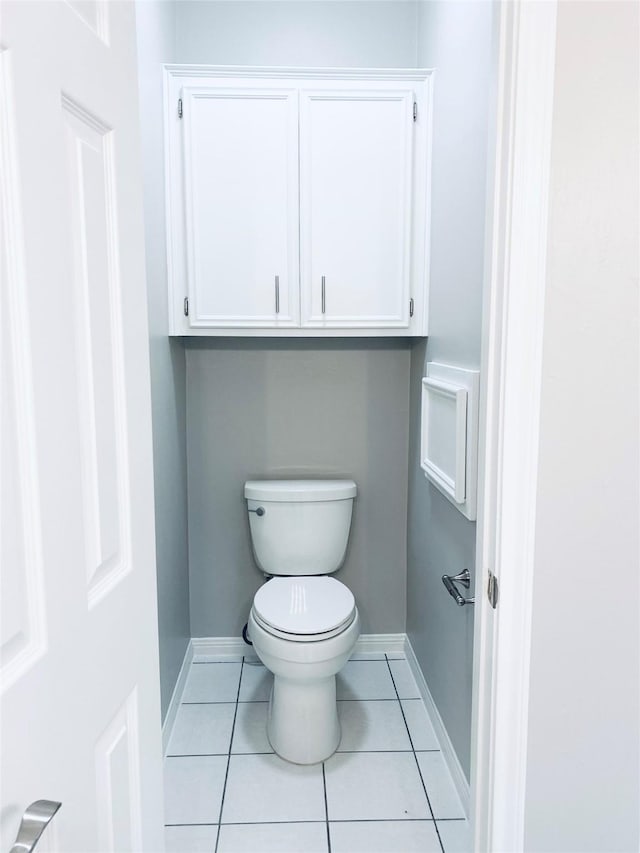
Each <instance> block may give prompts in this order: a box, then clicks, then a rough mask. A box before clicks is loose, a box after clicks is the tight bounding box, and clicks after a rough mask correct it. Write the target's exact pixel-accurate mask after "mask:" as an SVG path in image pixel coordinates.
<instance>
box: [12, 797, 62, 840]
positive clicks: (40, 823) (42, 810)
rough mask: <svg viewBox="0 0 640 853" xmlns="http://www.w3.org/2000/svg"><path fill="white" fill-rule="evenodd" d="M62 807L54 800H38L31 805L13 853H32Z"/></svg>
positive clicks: (22, 821) (22, 822)
mask: <svg viewBox="0 0 640 853" xmlns="http://www.w3.org/2000/svg"><path fill="white" fill-rule="evenodd" d="M61 805H62V803H56V802H54V801H53V800H36V801H35V802H34V803H31V805H30V806H28V807H27V809H26V811H25V813H24V815H23V816H22V820H21V821H20V827H19V828H18V834H17V836H16V840H15V844H14V845H13V847H12V848H11V853H31V851H32V850H34V849H35V846H36V844H37V843H38V841H40V838H41V836H42V833H43V832H44V831H45V829H46V828H47V826H48V825H49V822H50V821H51V818H52V817H53V816H54V815H55V813H56V812H57V811H58V809H59V808H60V806H61Z"/></svg>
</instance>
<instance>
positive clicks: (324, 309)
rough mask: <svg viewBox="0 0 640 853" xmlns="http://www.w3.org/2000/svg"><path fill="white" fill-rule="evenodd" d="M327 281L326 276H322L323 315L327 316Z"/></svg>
mask: <svg viewBox="0 0 640 853" xmlns="http://www.w3.org/2000/svg"><path fill="white" fill-rule="evenodd" d="M326 293H327V280H326V278H325V276H322V313H323V314H325V313H326V310H327V299H326Z"/></svg>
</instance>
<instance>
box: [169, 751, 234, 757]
mask: <svg viewBox="0 0 640 853" xmlns="http://www.w3.org/2000/svg"><path fill="white" fill-rule="evenodd" d="M227 754H228V753H226V752H174V753H172V754H171V755H165V758H214V757H215V758H224V756H225V755H227Z"/></svg>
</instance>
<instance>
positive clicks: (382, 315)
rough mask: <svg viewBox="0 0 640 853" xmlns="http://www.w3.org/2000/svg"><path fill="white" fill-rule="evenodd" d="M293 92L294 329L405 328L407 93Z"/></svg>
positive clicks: (408, 244) (408, 204)
mask: <svg viewBox="0 0 640 853" xmlns="http://www.w3.org/2000/svg"><path fill="white" fill-rule="evenodd" d="M362 85H363V84H361V88H359V89H358V90H357V91H327V90H325V91H317V90H315V91H306V92H303V93H301V104H300V109H301V115H300V181H301V186H300V190H301V207H300V223H301V276H302V325H303V326H306V327H320V328H341V327H351V328H367V327H372V328H376V327H378V328H380V327H382V328H384V327H391V328H393V327H408V326H409V299H410V292H409V291H410V275H411V270H410V251H411V174H412V137H413V100H414V99H413V92H412V91H410V90H407V89H405V90H402V91H395V90H394V91H390V90H386V91H385V90H376V89H375V88H373V86H371V87H369V88H368V89H367V88H364V90H363V88H362Z"/></svg>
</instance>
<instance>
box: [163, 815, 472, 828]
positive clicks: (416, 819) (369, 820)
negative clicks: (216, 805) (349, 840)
mask: <svg viewBox="0 0 640 853" xmlns="http://www.w3.org/2000/svg"><path fill="white" fill-rule="evenodd" d="M466 820H467V819H466V818H464V817H440V818H438V820H437V821H434V820H433V818H430V817H406V818H400V817H397V818H378V817H371V818H362V817H361V818H336V819H334V820H332V821H330V823H465V822H466ZM289 823H296V824H297V823H323V824H326V820H246V821H237V820H236V821H225V822H223V823H222V824H217V823H165V824H164V825H165V826H219V825H220V826H270V825H271V824H275V825H280V824H289Z"/></svg>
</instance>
